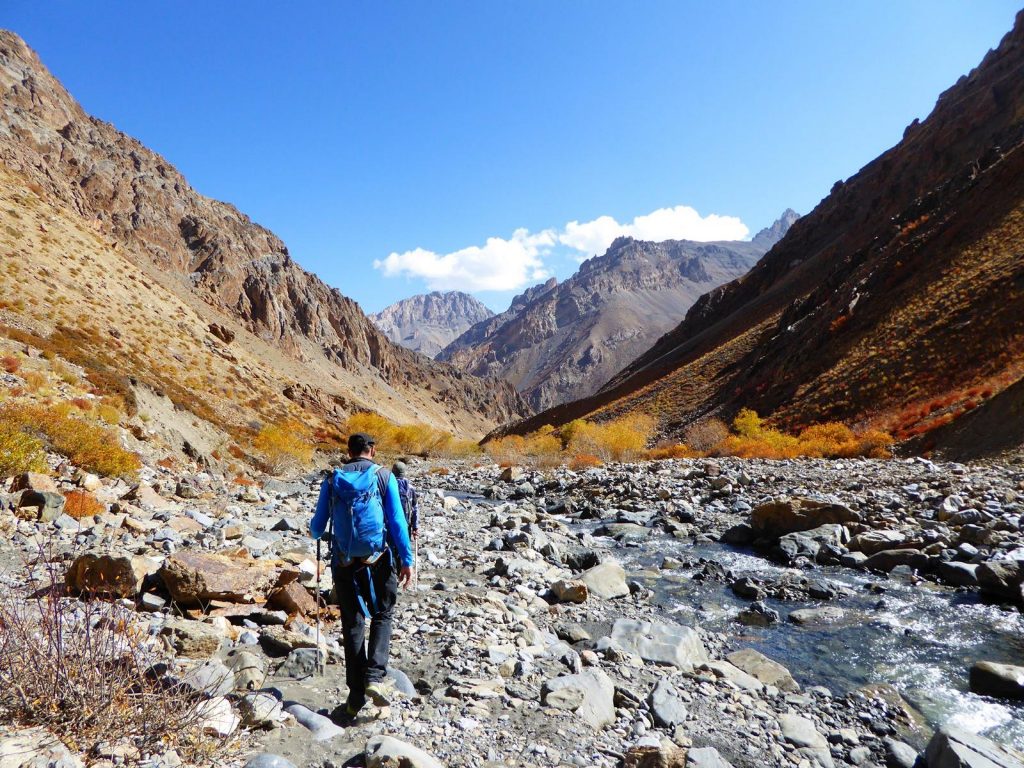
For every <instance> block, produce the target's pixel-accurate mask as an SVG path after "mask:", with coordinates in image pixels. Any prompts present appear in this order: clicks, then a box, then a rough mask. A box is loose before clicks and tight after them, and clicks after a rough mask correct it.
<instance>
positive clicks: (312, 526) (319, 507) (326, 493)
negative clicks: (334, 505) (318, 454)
mask: <svg viewBox="0 0 1024 768" xmlns="http://www.w3.org/2000/svg"><path fill="white" fill-rule="evenodd" d="M330 514H331V487H330V484H329V483H328V478H326V477H325V478H324V480H323V482H322V483H320V498H319V499H317V500H316V512H314V513H313V519H312V520H310V521H309V532H310V534H311V535H312V536H313V538H314V539H319V538H320V537H321V536H323V535H324V532H325V531H326V530H327V523H328V522H329V520H328V519H329V517H330Z"/></svg>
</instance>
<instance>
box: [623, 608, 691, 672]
mask: <svg viewBox="0 0 1024 768" xmlns="http://www.w3.org/2000/svg"><path fill="white" fill-rule="evenodd" d="M611 640H612V642H614V643H616V644H617V645H618V646H619V647H621V648H622V649H623V650H625V651H627V652H629V653H632V654H634V655H636V656H639V657H640V658H641V659H643V660H644V661H649V662H652V663H654V664H670V665H672V666H676V667H679V668H680V669H683V670H686V671H690V670H692V669H693V665H694V664H700V663H701V662H704V661H707V659H708V654H707V650H706V649H705V648H704V644H703V643H702V642H701V639H700V636H699V635H698V634H697V632H696V630H694V629H692V628H691V627H683V626H680V625H678V624H658V623H655V622H650V621H635V620H633V619H617V620H616V621H615V624H613V625H612V634H611Z"/></svg>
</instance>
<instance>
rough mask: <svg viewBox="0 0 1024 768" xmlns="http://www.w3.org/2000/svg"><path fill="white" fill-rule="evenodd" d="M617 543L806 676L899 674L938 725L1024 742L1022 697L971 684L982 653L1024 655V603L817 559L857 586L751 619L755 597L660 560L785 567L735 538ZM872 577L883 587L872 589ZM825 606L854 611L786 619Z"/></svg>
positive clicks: (1009, 657)
mask: <svg viewBox="0 0 1024 768" xmlns="http://www.w3.org/2000/svg"><path fill="white" fill-rule="evenodd" d="M616 553H617V554H618V556H619V557H620V559H621V560H622V561H623V564H624V565H625V566H626V569H627V573H629V572H631V571H632V572H633V573H632V575H633V577H634V578H637V577H639V578H640V580H641V581H643V582H644V583H645V584H646V585H647V586H648V587H649V588H651V589H652V590H654V592H655V598H654V599H655V601H656V603H657V604H659V605H661V606H663V607H664V608H665V610H666V612H667V613H668V614H669V615H671V616H673V618H674V619H675V620H677V621H679V622H680V623H687V622H690V621H692V622H693V623H696V624H699V625H701V626H703V627H706V628H708V629H713V630H716V631H719V632H724V633H726V634H728V635H730V636H732V637H734V638H736V639H737V641H739V644H741V645H749V646H751V647H753V648H756V649H757V650H759V651H761V652H762V653H764V654H765V655H766V656H769V657H771V658H773V659H775V660H776V661H779V662H780V663H782V664H784V665H786V666H787V667H789V668H790V670H791V671H792V673H793V676H794V677H795V678H796V679H797V681H798V682H799V683H800V684H801V685H802V686H804V687H807V686H813V685H823V686H825V687H827V688H829V689H830V690H831V691H832V692H833V693H836V694H845V693H849V692H852V691H854V690H855V689H857V688H859V687H861V686H863V685H868V684H871V683H889V684H891V685H893V686H895V687H896V689H897V690H899V692H900V693H901V694H902V695H903V697H904V698H905V699H906V700H907V701H908V702H909V703H910V704H911V705H912V706H913V707H914V708H915V709H917V710H918V711H919V712H920V713H921V714H922V715H924V717H925V719H926V720H927V721H928V723H929V725H931V726H932V727H936V726H938V725H942V724H952V725H955V726H957V727H960V728H963V729H964V730H967V731H971V732H973V733H980V734H982V735H984V736H986V737H988V738H990V739H993V740H994V741H996V742H1000V743H1004V744H1009V745H1012V746H1015V747H1017V748H1018V749H1022V748H1024V706H1019V705H1014V704H1012V703H1008V702H1005V701H996V700H994V699H989V698H985V697H982V696H977V695H975V694H972V693H970V692H969V691H968V685H967V676H968V671H969V669H970V666H971V664H972V663H974V662H975V661H980V660H987V661H998V662H1007V663H1013V664H1019V663H1021V661H1022V659H1024V618H1022V616H1021V615H1020V614H1019V613H1015V612H1009V611H1006V610H1003V609H1001V608H999V607H998V606H995V605H987V604H985V603H984V602H982V601H981V599H980V598H979V597H978V595H977V593H974V592H956V591H954V590H952V589H947V588H944V587H939V586H936V585H934V584H930V583H922V584H918V585H916V586H915V585H914V584H913V583H912V582H911V580H910V579H909V578H901V577H899V576H894V577H892V578H889V579H882V580H879V579H878V578H877V577H874V576H871V575H870V574H864V573H861V572H859V571H854V570H851V569H847V568H842V567H838V566H837V567H821V566H819V567H816V568H815V569H814V571H813V572H809V573H813V574H814V576H815V577H822V578H827V579H829V580H831V581H834V582H837V583H840V584H844V585H846V586H848V587H851V588H852V589H854V590H855V592H856V594H855V595H854V596H852V597H846V598H841V599H839V600H836V601H831V602H829V603H821V602H813V601H812V602H801V601H791V600H787V601H781V600H772V599H767V600H766V601H765V602H766V603H767V604H768V605H769V606H770V607H772V608H774V609H775V610H776V611H778V612H779V614H780V615H781V617H782V620H781V621H780V622H779V623H777V624H774V625H771V626H768V627H746V626H743V625H741V624H739V623H737V622H736V621H735V616H736V614H737V613H738V612H739V611H740V610H741V609H743V608H745V607H747V606H748V605H749V604H750V601H749V600H743V599H741V598H738V597H736V596H735V595H734V594H733V593H732V591H731V590H730V589H729V586H728V585H726V584H722V583H718V582H711V581H696V580H691V579H690V578H689V576H690V575H691V574H692V573H693V571H692V570H690V571H686V570H677V571H660V570H659V565H660V563H661V561H662V559H663V558H664V557H665V556H666V555H672V556H674V557H677V558H679V559H681V560H684V561H695V560H697V559H698V558H707V559H709V560H715V561H717V562H719V563H721V564H722V565H723V566H725V567H726V568H728V569H731V570H732V571H733V572H734V573H736V575H738V576H739V575H755V576H759V577H763V578H772V577H775V576H778V575H779V574H781V573H782V572H783V571H784V570H785V569H784V568H781V567H779V566H776V565H774V564H772V563H771V562H769V561H767V560H765V559H764V558H762V557H759V556H757V555H754V554H752V553H750V552H745V551H743V550H739V549H735V548H733V547H729V546H727V545H723V544H700V543H698V544H692V543H688V542H683V541H677V540H675V539H672V538H669V537H667V536H659V535H658V534H653V535H652V537H651V538H650V539H648V540H647V541H646V542H644V543H641V544H640V545H639V546H628V547H624V548H621V549H618V550H616ZM869 582H870V583H875V584H879V585H881V586H882V587H884V589H885V592H884V593H883V594H877V593H874V592H871V591H868V590H866V589H865V585H866V584H868V583H869ZM817 605H835V606H837V607H841V608H842V609H843V610H844V611H845V612H846V618H845V619H844V620H843V621H841V622H838V623H836V624H832V625H824V626H822V625H819V626H798V625H796V624H793V623H791V622H788V621H786V616H787V615H788V614H789V613H791V612H792V611H794V610H796V609H798V608H807V607H812V606H817ZM915 746H918V747H921V746H923V744H917V745H915Z"/></svg>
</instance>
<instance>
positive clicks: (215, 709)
mask: <svg viewBox="0 0 1024 768" xmlns="http://www.w3.org/2000/svg"><path fill="white" fill-rule="evenodd" d="M195 713H196V716H197V718H198V723H199V727H200V728H201V729H202V731H203V732H204V733H208V734H210V735H211V736H220V737H221V738H224V737H226V736H230V735H231V734H232V733H234V732H235V731H236V730H237V729H238V725H239V722H240V720H239V718H238V715H236V714H235V712H234V710H233V709H231V702H229V701H228V700H227V699H225V698H224V697H222V696H218V697H217V698H213V699H207V700H206V701H201V702H199V703H198V704H197V705H196V707H195Z"/></svg>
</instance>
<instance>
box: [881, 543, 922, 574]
mask: <svg viewBox="0 0 1024 768" xmlns="http://www.w3.org/2000/svg"><path fill="white" fill-rule="evenodd" d="M901 565H905V566H907V567H909V568H912V569H913V570H915V571H927V570H929V568H930V566H931V558H929V557H928V555H926V554H925V553H924V552H922V551H921V550H919V549H883V550H882V551H881V552H876V553H875V554H873V555H871V557H869V558H868V559H867V560H865V561H864V568H866V569H867V570H869V571H881V572H883V573H889V572H890V571H891V570H892V569H893V568H896V567H898V566H901Z"/></svg>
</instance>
